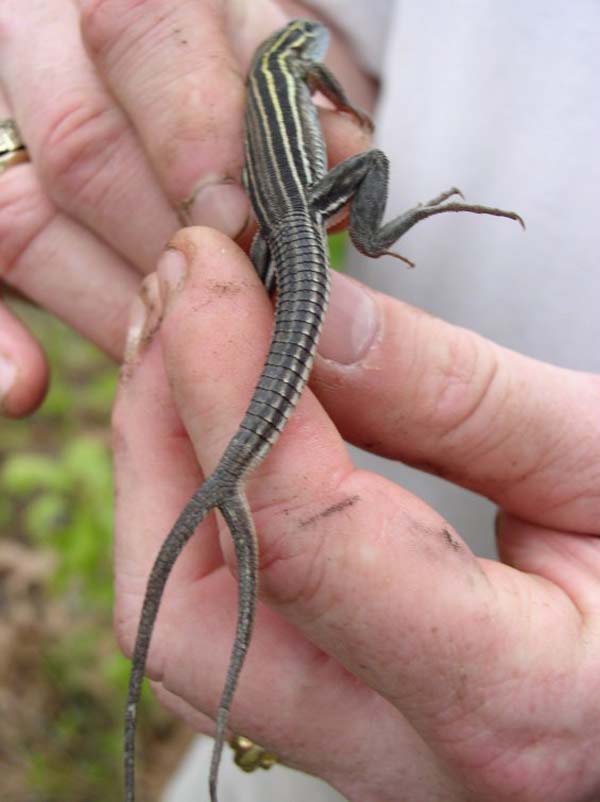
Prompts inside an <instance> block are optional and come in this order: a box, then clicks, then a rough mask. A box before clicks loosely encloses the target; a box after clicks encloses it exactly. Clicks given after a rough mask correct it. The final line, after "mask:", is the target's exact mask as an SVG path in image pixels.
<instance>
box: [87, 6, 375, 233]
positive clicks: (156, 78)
mask: <svg viewBox="0 0 600 802" xmlns="http://www.w3.org/2000/svg"><path fill="white" fill-rule="evenodd" d="M286 21H287V17H286V15H285V14H284V13H283V12H282V10H281V9H280V8H279V6H278V5H277V4H275V3H273V2H271V0H254V1H253V2H252V3H247V2H233V0H230V2H226V0H220V2H187V3H177V4H173V3H170V2H168V0H146V2H143V3H139V2H130V0H89V2H86V3H85V4H84V9H83V16H82V30H83V36H84V39H85V41H86V44H87V47H88V51H89V52H90V54H91V57H92V59H93V60H94V62H95V64H96V66H97V67H98V69H99V70H100V72H101V73H102V74H103V76H104V78H105V80H106V81H107V83H108V85H109V86H110V89H111V91H112V93H113V95H115V96H116V97H117V98H118V100H119V102H120V104H121V105H122V107H123V108H124V109H125V110H126V112H127V115H128V117H129V119H130V120H131V121H132V122H133V124H134V126H135V128H136V129H137V131H138V134H139V136H140V139H141V141H142V142H143V143H144V146H145V148H146V152H147V154H148V157H149V159H150V161H151V163H152V165H153V166H154V169H155V171H156V174H157V176H158V178H159V181H160V182H161V185H162V187H163V189H164V191H165V194H166V195H167V197H168V198H169V199H170V201H171V203H172V204H173V205H174V206H175V207H178V208H182V210H183V215H182V219H183V221H184V222H185V223H186V224H189V223H196V224H199V225H207V226H210V227H212V228H217V229H219V230H220V231H222V232H223V233H225V234H228V235H229V236H231V237H237V236H238V235H239V234H240V233H242V231H243V230H244V228H245V225H246V223H247V221H248V217H249V213H250V208H249V205H248V200H247V198H246V195H245V193H244V192H243V191H242V188H241V185H240V175H241V169H242V164H243V160H244V147H243V143H244V110H245V97H246V90H245V77H246V71H247V67H248V65H249V63H250V60H251V57H252V55H253V53H254V50H255V49H256V47H257V46H258V45H259V44H260V42H261V41H263V40H264V39H265V37H266V36H267V35H268V34H269V33H271V32H272V31H273V30H274V29H276V28H278V27H281V26H282V25H283V24H284V23H285V22H286ZM341 50H343V48H341V47H340V46H338V47H332V55H333V58H334V60H335V61H336V62H337V63H338V64H341V66H342V69H344V70H347V69H349V67H348V60H346V61H345V60H344V59H343V58H342V56H341V55H340V51H341ZM353 77H354V75H353ZM355 83H357V84H358V85H359V86H358V88H359V90H360V94H361V100H363V99H364V95H365V89H364V86H363V84H361V82H360V81H355ZM324 116H325V133H326V135H327V138H328V142H329V144H330V145H331V147H330V157H331V160H332V161H333V162H337V161H339V160H340V159H341V158H345V157H346V156H348V155H350V154H351V153H354V152H356V151H357V150H362V149H364V148H365V146H366V144H367V141H368V138H367V136H366V133H365V132H364V131H362V130H361V129H360V128H359V127H358V126H356V125H355V124H350V123H349V121H348V120H343V119H341V120H340V124H339V125H335V126H333V129H334V130H333V132H332V134H333V135H330V129H331V126H330V121H329V120H327V116H328V115H324ZM338 119H339V115H338ZM336 129H337V130H336Z"/></svg>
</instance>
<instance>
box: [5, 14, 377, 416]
mask: <svg viewBox="0 0 600 802" xmlns="http://www.w3.org/2000/svg"><path fill="white" fill-rule="evenodd" d="M300 10H301V6H299V5H298V4H296V5H292V4H290V3H282V4H278V3H276V2H273V1H272V0H253V3H247V2H240V1H239V0H219V2H209V0H204V1H203V2H198V0H193V2H178V3H172V2H169V1H168V0H145V2H138V0H136V1H135V2H133V0H80V2H79V3H74V2H73V0H54V2H52V3H50V4H49V3H47V2H46V1H45V0H30V1H29V2H27V3H25V4H23V3H22V2H20V0H5V1H4V2H3V3H2V4H1V5H0V30H1V31H2V40H1V46H0V118H2V119H3V118H7V117H14V118H15V119H16V120H17V122H18V125H19V127H20V129H21V134H22V137H23V140H24V142H26V144H27V146H28V150H29V154H30V158H31V162H29V163H25V164H20V165H18V166H14V167H11V168H9V169H8V170H7V171H6V172H5V173H3V174H2V175H0V243H1V246H0V279H1V280H3V281H4V282H6V283H7V284H8V285H10V286H12V287H13V288H15V289H16V290H18V291H19V292H20V293H22V294H23V295H24V296H26V297H27V298H30V299H31V300H33V301H34V302H35V303H37V304H39V305H40V306H42V307H44V308H46V309H48V310H49V311H51V312H52V313H54V314H56V315H58V316H59V317H60V318H62V319H63V320H65V321H66V322H67V323H69V324H70V325H71V326H73V327H74V328H75V329H76V330H78V331H79V332H81V333H82V334H83V335H84V336H85V337H87V338H89V339H90V340H92V341H93V342H95V343H97V344H98V345H99V346H100V347H101V348H103V349H104V350H105V351H106V352H107V353H108V354H109V355H110V356H112V357H113V358H114V359H117V360H118V359H120V358H121V356H122V354H123V349H124V345H125V329H126V321H127V314H128V309H129V306H130V303H131V301H132V298H133V297H134V295H135V293H136V291H137V288H138V285H139V281H140V278H141V276H143V275H144V274H145V273H147V272H149V271H150V270H151V269H153V267H154V265H155V263H156V260H157V258H158V255H159V254H160V252H161V251H162V249H163V247H164V245H165V243H166V242H167V241H168V240H169V238H170V237H171V236H172V234H173V233H174V232H175V231H176V230H177V228H178V227H179V217H181V216H182V214H183V215H184V216H185V218H186V219H187V220H189V221H191V222H193V223H202V224H204V225H209V226H213V227H216V228H218V229H220V230H221V231H223V232H225V233H227V234H229V235H230V236H232V237H237V238H238V240H239V241H240V242H241V243H242V244H244V245H247V244H248V242H249V236H250V233H251V228H252V225H251V223H249V206H248V202H247V199H246V197H245V195H244V193H243V191H242V189H241V187H240V185H239V177H240V169H241V165H242V159H243V112H244V100H245V89H244V80H245V71H246V67H247V65H248V63H249V61H250V58H251V55H252V53H253V51H254V49H255V48H256V46H257V44H258V43H259V42H260V41H262V39H263V38H265V36H266V35H267V34H269V33H270V32H271V31H272V30H273V29H274V28H275V27H277V26H279V25H281V24H283V23H284V22H285V21H286V19H287V18H288V16H287V15H288V14H289V13H298V12H299V11H300ZM332 53H333V58H334V62H337V65H338V66H341V68H342V69H343V70H344V71H345V72H346V73H348V74H350V75H351V78H352V86H353V88H354V90H358V91H359V97H358V98H357V100H358V101H359V102H365V96H366V94H367V92H368V81H367V79H366V78H365V77H364V76H362V75H361V74H360V72H359V71H358V68H356V67H353V65H352V62H351V55H350V53H349V52H347V51H346V50H344V45H343V42H341V41H340V40H339V39H337V38H336V37H335V36H334V41H333V48H332ZM32 54H33V55H34V57H32ZM323 117H324V127H325V134H326V136H327V138H328V144H329V153H330V157H331V159H332V161H333V162H337V161H339V160H341V159H343V158H346V157H347V156H348V155H350V154H352V153H355V152H357V151H360V150H364V148H365V146H366V143H367V135H366V133H365V132H364V131H361V130H359V129H358V127H357V126H356V125H355V124H354V123H353V121H352V120H350V119H349V118H346V117H344V116H343V115H336V114H333V113H332V112H330V113H327V112H324V115H323ZM7 314H8V313H6V312H4V311H3V312H2V313H0V354H6V355H10V356H11V357H12V359H13V362H14V360H15V359H16V361H17V367H18V370H16V371H14V370H13V373H14V374H15V375H14V376H13V377H12V381H13V385H14V382H17V384H18V386H16V385H14V386H11V389H10V390H8V389H7V393H8V394H6V393H4V395H5V396H6V398H5V403H4V409H5V410H6V411H8V412H11V411H12V414H20V413H23V412H26V411H28V410H30V409H31V408H32V407H33V406H35V404H36V403H37V401H38V400H39V399H40V398H41V396H42V395H43V388H44V387H45V381H46V373H45V366H44V361H43V358H42V356H41V352H40V351H39V349H38V348H36V347H35V345H34V344H33V342H32V341H31V338H29V337H28V336H27V335H26V333H25V332H24V331H23V329H22V327H21V326H19V324H18V323H17V322H16V321H13V320H12V319H11V322H10V323H8V322H7V320H8V318H7ZM1 374H2V369H1V368H0V395H2V390H3V386H2V380H1ZM5 374H6V376H7V379H8V378H10V375H12V374H10V375H9V369H8V368H7V369H6V370H5ZM17 380H18V381H17ZM0 406H1V405H0Z"/></svg>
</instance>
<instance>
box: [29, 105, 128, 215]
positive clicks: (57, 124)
mask: <svg viewBox="0 0 600 802" xmlns="http://www.w3.org/2000/svg"><path fill="white" fill-rule="evenodd" d="M122 135H123V123H122V121H120V120H119V117H118V115H117V114H116V113H114V112H113V111H112V110H111V109H109V108H108V107H107V105H106V102H105V101H104V99H103V98H101V97H96V98H93V97H91V96H90V95H85V96H84V95H83V94H81V93H80V92H79V91H76V92H73V93H72V95H71V96H70V97H69V98H67V99H65V101H64V102H63V104H62V106H61V108H60V109H59V110H58V111H57V113H56V114H55V116H54V117H53V118H51V119H50V120H49V122H48V125H47V128H46V131H45V134H44V135H43V137H42V141H41V146H40V149H39V153H40V156H39V170H40V175H41V177H42V180H43V183H44V185H45V186H46V188H47V190H48V192H49V194H50V195H51V196H52V197H54V198H56V199H57V200H58V201H59V202H60V203H61V204H63V205H66V206H67V207H71V206H73V205H74V204H80V203H83V204H84V206H95V205H96V204H97V203H98V202H99V201H101V199H102V196H103V195H104V192H105V191H106V189H107V187H106V183H105V172H106V169H105V168H106V166H107V164H109V163H110V152H111V151H112V150H113V149H114V147H115V146H116V145H117V144H118V141H119V140H120V138H121V137H122Z"/></svg>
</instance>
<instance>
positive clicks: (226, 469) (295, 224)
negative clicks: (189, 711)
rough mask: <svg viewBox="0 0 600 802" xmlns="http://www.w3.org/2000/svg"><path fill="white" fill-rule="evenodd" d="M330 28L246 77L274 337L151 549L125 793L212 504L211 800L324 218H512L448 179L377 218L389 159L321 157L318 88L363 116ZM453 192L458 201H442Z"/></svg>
mask: <svg viewBox="0 0 600 802" xmlns="http://www.w3.org/2000/svg"><path fill="white" fill-rule="evenodd" d="M328 39H329V33H328V30H327V28H326V27H325V26H324V25H323V24H322V23H320V22H317V21H315V20H308V19H299V20H293V21H291V22H289V23H288V24H287V25H286V26H285V27H283V28H282V29H280V30H277V31H275V32H274V33H273V34H272V35H271V36H270V37H269V38H268V39H267V40H266V41H265V42H264V43H263V44H262V45H261V46H260V47H259V48H258V50H257V51H256V53H255V56H254V59H253V62H252V65H251V68H250V71H249V75H248V80H247V103H246V117H245V164H244V168H243V171H242V182H243V184H244V187H245V189H246V191H247V193H248V195H249V197H250V201H251V204H252V207H253V210H254V214H255V217H256V221H257V223H258V230H257V233H256V234H255V237H254V239H253V242H252V245H251V248H250V257H251V261H252V263H253V264H254V267H255V269H256V271H257V273H258V275H259V277H260V278H261V280H262V283H263V284H264V287H265V289H266V291H267V292H268V293H269V294H271V293H272V292H274V291H276V302H275V314H274V325H273V333H272V339H271V344H270V347H269V351H268V354H267V357H266V360H265V363H264V366H263V369H262V373H261V374H260V377H259V379H258V383H257V385H256V388H255V390H254V392H253V395H252V397H251V400H250V402H249V405H248V407H247V410H246V412H245V414H244V416H243V419H242V421H241V422H240V423H239V426H238V428H237V430H236V432H235V434H234V435H233V437H232V439H231V440H230V441H229V444H228V445H227V447H226V449H225V451H224V453H223V455H222V457H221V459H220V461H219V463H218V465H217V467H216V468H215V469H214V471H213V473H212V474H211V475H210V476H208V477H207V478H206V480H205V481H204V483H203V484H202V485H201V487H199V488H198V490H197V491H196V492H195V493H194V495H193V496H192V498H191V499H190V500H189V502H188V503H187V505H186V506H185V508H184V509H183V511H182V512H181V513H180V515H179V517H178V518H177V520H176V522H175V524H174V526H173V528H172V530H171V531H170V533H169V534H168V535H167V537H166V539H165V540H164V542H163V545H162V547H161V548H160V551H159V554H158V556H157V558H156V561H155V563H154V565H153V568H152V570H151V573H150V577H149V579H148V584H147V588H146V593H145V597H144V601H143V606H142V611H141V615H140V620H139V625H138V631H137V636H136V641H135V646H134V651H133V657H132V668H131V673H130V681H129V691H128V697H127V709H126V716H125V746H124V768H125V798H126V801H127V802H134V764H135V751H134V750H135V729H136V716H137V703H138V700H139V696H140V691H141V684H142V681H143V676H144V671H145V664H146V658H147V655H148V650H149V646H150V640H151V636H152V630H153V626H154V622H155V619H156V616H157V613H158V609H159V606H160V602H161V598H162V594H163V590H164V588H165V585H166V582H167V579H168V577H169V574H170V571H171V569H172V567H173V565H174V563H175V561H176V559H177V557H178V556H179V554H180V552H181V550H182V549H183V547H184V545H185V544H186V543H187V541H188V540H189V539H190V538H191V537H192V535H193V534H194V532H195V531H196V528H197V527H198V525H199V524H200V523H201V521H202V520H203V519H204V518H205V517H206V515H207V514H208V513H209V511H211V510H213V509H218V510H219V511H220V512H221V514H222V516H223V518H224V519H225V522H226V524H227V526H228V528H229V530H230V533H231V536H232V538H233V542H234V546H235V555H236V560H237V565H238V594H239V596H238V613H237V624H236V632H235V639H234V644H233V648H232V653H231V657H230V662H229V666H228V669H227V674H226V679H225V683H224V688H223V691H222V696H221V699H220V702H219V707H218V710H217V715H216V734H215V745H214V748H213V754H212V760H211V767H210V776H209V792H210V799H211V802H217V775H218V769H219V763H220V760H221V756H222V750H223V745H224V741H225V736H226V733H227V723H228V716H229V709H230V706H231V702H232V699H233V696H234V692H235V688H236V685H237V681H238V677H239V674H240V671H241V668H242V664H243V662H244V658H245V655H246V652H247V649H248V646H249V643H250V638H251V634H252V625H253V621H254V614H255V607H256V598H257V586H258V545H257V537H256V532H255V528H254V524H253V520H252V516H251V513H250V507H249V504H248V501H247V499H246V495H245V492H244V479H245V477H246V476H247V475H248V473H249V472H250V471H251V470H252V469H254V468H255V467H256V466H257V465H258V464H259V463H260V462H261V461H262V460H263V459H264V458H265V457H266V455H267V453H268V452H269V450H270V448H271V447H272V446H273V444H274V443H275V441H276V439H277V437H278V436H279V434H280V433H281V431H282V429H283V427H284V425H285V423H286V421H287V419H288V418H289V416H290V415H291V413H292V412H293V410H294V408H295V406H296V404H297V402H298V399H299V398H300V395H301V393H302V391H303V389H304V387H305V385H306V383H307V381H308V377H309V373H310V369H311V365H312V362H313V358H314V355H315V352H316V349H317V344H318V341H319V333H320V330H321V326H322V323H323V319H324V317H325V312H326V309H327V302H328V295H329V264H328V258H327V243H326V232H327V225H328V223H331V222H332V220H334V219H335V218H336V216H338V215H339V214H340V213H341V212H342V210H343V209H344V207H345V206H346V205H347V204H350V210H349V225H348V229H349V234H350V238H351V240H352V242H353V244H354V245H355V247H356V248H357V249H358V250H359V251H360V252H362V253H364V254H367V255H369V256H371V257H378V256H382V255H383V254H391V255H393V256H398V257H399V258H400V259H403V261H406V262H408V263H409V264H412V263H411V262H410V261H409V260H408V259H405V258H404V257H402V256H399V255H398V254H395V253H393V252H391V251H390V250H389V249H390V248H391V246H392V245H393V244H394V243H395V242H396V241H397V240H398V239H399V238H400V237H401V236H402V235H403V234H405V233H406V232H407V231H408V230H409V229H410V228H412V227H413V226H414V225H415V224H416V223H417V222H419V221H421V220H425V219H427V218H429V217H431V216H433V215H437V214H442V213H446V212H471V213H476V214H486V215H496V216H499V217H506V218H510V219H512V220H516V221H518V222H519V223H521V225H523V226H524V224H523V221H522V219H521V218H520V216H519V215H517V214H516V213H515V212H510V211H504V210H502V209H496V208H492V207H488V206H480V205H475V204H467V203H465V202H463V199H462V195H461V193H460V191H459V190H458V189H456V188H454V187H453V188H452V189H449V190H447V191H446V192H442V193H441V194H440V195H438V196H437V197H436V198H433V199H432V200H431V201H428V202H427V203H424V204H419V205H417V206H415V207H414V208H412V209H409V210H408V211H407V212H405V213H404V214H402V215H400V216H398V217H396V218H394V219H392V220H391V221H390V222H388V223H386V224H382V221H383V215H384V212H385V206H386V202H387V184H388V169H389V168H388V160H387V157H386V156H385V154H384V153H383V152H382V151H381V150H377V149H371V150H367V151H365V152H363V153H359V154H357V155H355V156H352V157H350V158H348V159H346V160H345V161H343V162H341V163H339V164H337V165H336V166H335V167H333V168H332V169H330V170H328V168H327V153H326V147H325V143H324V140H323V136H322V132H321V128H320V124H319V115H318V108H317V106H316V105H315V103H314V102H313V95H314V93H315V92H317V91H320V92H321V93H322V94H323V95H324V96H325V97H326V98H327V99H328V100H329V101H330V102H332V103H333V105H334V107H335V108H336V109H337V110H339V111H342V112H345V113H348V114H350V115H352V116H353V117H354V118H355V119H356V120H357V121H358V123H360V124H361V125H368V126H369V125H370V119H369V118H368V117H367V115H366V114H365V113H364V112H362V111H361V110H360V109H358V108H356V107H355V106H353V105H352V103H351V102H350V100H349V99H348V97H347V95H346V93H345V91H344V89H343V88H342V87H341V85H340V84H339V82H338V81H337V79H336V78H335V76H334V75H333V74H332V73H331V72H330V70H329V69H328V68H327V67H326V66H325V65H324V64H323V61H322V60H323V58H324V56H325V53H326V50H327V44H328ZM455 196H460V197H461V200H460V201H457V200H450V199H451V198H453V197H455Z"/></svg>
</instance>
